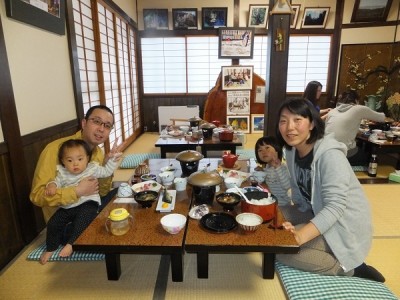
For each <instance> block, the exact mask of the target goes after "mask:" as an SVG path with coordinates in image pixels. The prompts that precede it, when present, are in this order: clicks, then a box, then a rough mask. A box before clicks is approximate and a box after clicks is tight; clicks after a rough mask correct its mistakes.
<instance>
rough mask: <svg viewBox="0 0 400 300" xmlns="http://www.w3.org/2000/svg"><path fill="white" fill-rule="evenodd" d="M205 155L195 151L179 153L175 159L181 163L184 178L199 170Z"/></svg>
mask: <svg viewBox="0 0 400 300" xmlns="http://www.w3.org/2000/svg"><path fill="white" fill-rule="evenodd" d="M203 157H204V156H203V154H201V153H200V152H197V151H194V150H185V151H182V152H179V153H178V154H177V155H176V157H175V159H176V160H177V161H179V162H180V164H181V169H182V176H183V177H188V176H190V175H191V174H193V173H194V172H197V170H198V169H199V162H200V160H201V159H202V158H203Z"/></svg>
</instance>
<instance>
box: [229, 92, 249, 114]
mask: <svg viewBox="0 0 400 300" xmlns="http://www.w3.org/2000/svg"><path fill="white" fill-rule="evenodd" d="M226 114H227V115H233V114H247V115H248V114H250V91H227V92H226Z"/></svg>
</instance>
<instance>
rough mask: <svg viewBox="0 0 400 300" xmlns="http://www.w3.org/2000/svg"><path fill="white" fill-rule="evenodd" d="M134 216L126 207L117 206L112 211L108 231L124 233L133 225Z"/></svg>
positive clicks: (108, 221)
mask: <svg viewBox="0 0 400 300" xmlns="http://www.w3.org/2000/svg"><path fill="white" fill-rule="evenodd" d="M132 220H133V217H132V216H131V215H130V214H129V212H128V211H127V210H126V209H125V208H116V209H113V210H112V211H111V212H110V215H109V216H108V218H107V220H106V223H105V226H106V229H107V231H108V232H111V234H113V235H117V236H118V235H124V234H125V233H127V232H128V231H129V228H130V227H131V221H132Z"/></svg>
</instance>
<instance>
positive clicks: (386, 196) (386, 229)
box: [362, 184, 400, 238]
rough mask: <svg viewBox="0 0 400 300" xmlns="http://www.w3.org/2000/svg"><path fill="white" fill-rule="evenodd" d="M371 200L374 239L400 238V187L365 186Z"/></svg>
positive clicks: (387, 185) (396, 185)
mask: <svg viewBox="0 0 400 300" xmlns="http://www.w3.org/2000/svg"><path fill="white" fill-rule="evenodd" d="M362 186H363V188H364V191H365V193H366V195H367V197H368V199H369V203H370V205H371V211H372V224H374V237H396V238H400V218H399V216H400V197H399V195H400V185H399V184H363V185H362Z"/></svg>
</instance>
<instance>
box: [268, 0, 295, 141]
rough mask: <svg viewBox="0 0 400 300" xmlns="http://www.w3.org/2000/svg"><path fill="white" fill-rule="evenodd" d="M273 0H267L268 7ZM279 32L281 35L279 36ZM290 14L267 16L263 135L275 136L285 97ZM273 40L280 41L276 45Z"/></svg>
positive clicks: (271, 5) (272, 5) (272, 3)
mask: <svg viewBox="0 0 400 300" xmlns="http://www.w3.org/2000/svg"><path fill="white" fill-rule="evenodd" d="M274 4H275V1H274V0H269V7H270V8H272V7H274ZM279 33H280V34H281V36H280V37H279V36H278V35H279ZM289 33H290V14H272V15H270V16H269V18H268V54H267V60H266V61H267V74H266V79H265V106H264V115H265V118H264V135H271V136H275V135H276V134H275V132H276V124H277V122H278V118H279V116H278V109H279V106H280V105H281V103H282V102H283V101H284V100H285V99H286V82H287V67H288V56H289ZM275 41H278V43H279V42H280V41H282V44H280V45H277V44H276V43H275Z"/></svg>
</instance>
